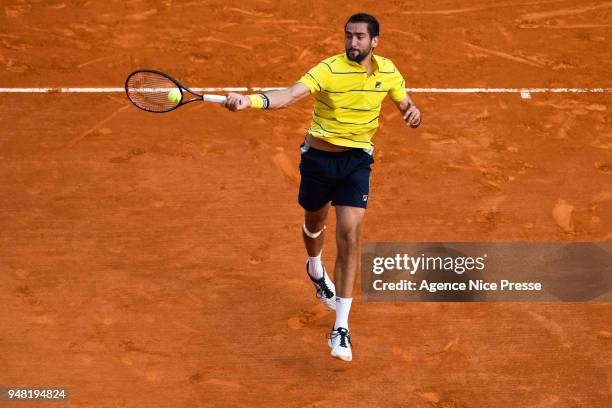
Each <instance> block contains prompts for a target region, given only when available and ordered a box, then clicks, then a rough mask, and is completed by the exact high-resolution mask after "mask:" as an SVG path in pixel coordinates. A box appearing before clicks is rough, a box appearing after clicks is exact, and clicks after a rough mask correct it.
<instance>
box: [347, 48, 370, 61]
mask: <svg viewBox="0 0 612 408" xmlns="http://www.w3.org/2000/svg"><path fill="white" fill-rule="evenodd" d="M352 51H357V53H352ZM370 51H372V47H370V48H368V49H367V50H364V51H361V50H358V49H357V48H349V49H347V50H346V57H347V58H348V59H349V60H350V61H353V62H357V63H360V62H361V61H363V60H364V59H365V58H366V57H367V56H368V54H369V53H370Z"/></svg>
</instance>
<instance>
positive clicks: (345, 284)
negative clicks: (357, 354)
mask: <svg viewBox="0 0 612 408" xmlns="http://www.w3.org/2000/svg"><path fill="white" fill-rule="evenodd" d="M344 32H345V41H344V46H345V53H343V54H339V55H334V56H332V57H329V58H326V59H324V60H323V61H321V62H320V63H319V64H318V65H316V66H315V67H314V68H312V69H311V70H310V71H308V72H307V73H306V74H305V75H304V76H303V77H302V78H301V79H300V80H299V81H298V82H296V83H295V84H294V85H292V86H291V87H289V88H287V89H283V90H279V91H272V92H266V93H262V94H255V95H240V94H235V93H230V94H228V95H227V101H226V103H225V106H226V107H227V108H228V109H229V110H231V111H238V110H242V109H246V108H249V107H250V108H260V109H279V108H285V107H287V106H289V105H291V104H293V103H295V102H297V101H299V100H300V99H302V98H304V97H306V96H308V95H310V94H312V95H313V96H314V99H315V106H314V112H313V118H312V122H311V124H310V128H309V129H308V131H307V133H306V137H305V139H304V142H303V143H302V145H301V146H300V147H301V162H300V174H301V182H300V190H299V196H298V202H299V203H300V205H301V206H302V207H303V208H304V210H305V216H304V225H303V228H302V230H303V238H304V243H305V246H306V252H307V253H308V260H307V262H306V272H307V274H308V277H309V278H310V280H311V281H312V283H313V284H314V286H315V289H316V296H317V298H319V300H320V301H321V302H323V303H324V304H325V305H326V306H328V307H329V308H330V309H334V310H335V311H336V321H335V323H334V326H333V328H332V331H331V334H330V336H329V340H328V345H329V346H330V348H331V355H332V356H333V357H337V358H340V359H342V360H344V361H351V360H352V349H351V338H350V335H349V324H348V317H349V312H350V309H351V303H352V300H353V299H352V293H353V286H354V283H355V274H356V272H357V266H358V262H359V230H360V227H361V223H362V221H363V217H364V214H365V210H366V208H367V206H368V199H369V190H370V172H371V168H370V166H371V165H372V163H374V159H373V151H374V144H373V143H372V137H373V136H374V134H375V133H376V130H377V128H378V120H379V115H380V108H381V104H382V101H383V99H384V98H385V96H387V95H389V96H390V97H391V99H392V100H393V102H395V104H396V105H397V107H398V109H399V110H400V111H401V113H402V116H403V118H404V121H406V123H407V124H408V125H409V126H411V127H413V128H416V127H418V126H419V124H420V123H421V112H420V111H419V109H418V108H417V107H416V106H415V104H414V102H413V101H412V99H411V98H410V97H409V96H408V95H407V93H406V89H405V83H404V79H403V77H402V75H401V74H400V72H399V71H398V70H397V68H396V67H395V65H393V63H392V62H391V61H390V60H388V59H386V58H383V57H381V56H379V55H376V54H374V49H375V48H376V47H377V46H378V41H379V23H378V21H377V20H376V18H375V17H373V16H371V15H368V14H363V13H359V14H355V15H353V16H351V17H350V18H349V19H348V21H347V23H346V24H345V27H344ZM330 203H331V205H333V206H335V207H336V244H337V258H336V263H335V268H334V281H335V285H334V282H332V281H331V280H330V278H329V276H328V274H327V271H326V269H325V267H324V266H323V263H322V262H321V252H322V249H323V239H324V235H325V224H326V222H327V216H328V212H329V208H330Z"/></svg>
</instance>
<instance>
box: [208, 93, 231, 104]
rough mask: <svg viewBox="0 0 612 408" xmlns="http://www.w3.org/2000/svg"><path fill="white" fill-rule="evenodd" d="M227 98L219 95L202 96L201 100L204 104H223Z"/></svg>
mask: <svg viewBox="0 0 612 408" xmlns="http://www.w3.org/2000/svg"><path fill="white" fill-rule="evenodd" d="M226 99H227V98H226V97H225V96H221V95H202V100H203V101H206V102H214V103H225V100H226Z"/></svg>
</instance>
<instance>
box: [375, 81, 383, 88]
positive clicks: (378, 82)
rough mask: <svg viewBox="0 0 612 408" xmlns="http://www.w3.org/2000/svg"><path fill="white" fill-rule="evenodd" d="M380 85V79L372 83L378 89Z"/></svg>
mask: <svg viewBox="0 0 612 408" xmlns="http://www.w3.org/2000/svg"><path fill="white" fill-rule="evenodd" d="M381 86H382V82H380V81H376V83H375V84H374V88H376V89H379V88H380V87H381Z"/></svg>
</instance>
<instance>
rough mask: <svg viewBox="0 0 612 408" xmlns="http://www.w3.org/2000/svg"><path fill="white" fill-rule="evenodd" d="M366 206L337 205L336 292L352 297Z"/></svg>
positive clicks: (341, 295)
mask: <svg viewBox="0 0 612 408" xmlns="http://www.w3.org/2000/svg"><path fill="white" fill-rule="evenodd" d="M364 215H365V208H359V207H349V206H345V205H337V206H336V243H337V246H338V255H337V257H336V267H335V269H334V281H335V283H336V294H337V296H338V297H341V298H352V296H353V286H354V285H355V274H356V273H357V265H358V263H359V231H360V229H361V223H362V221H363V216H364Z"/></svg>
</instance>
